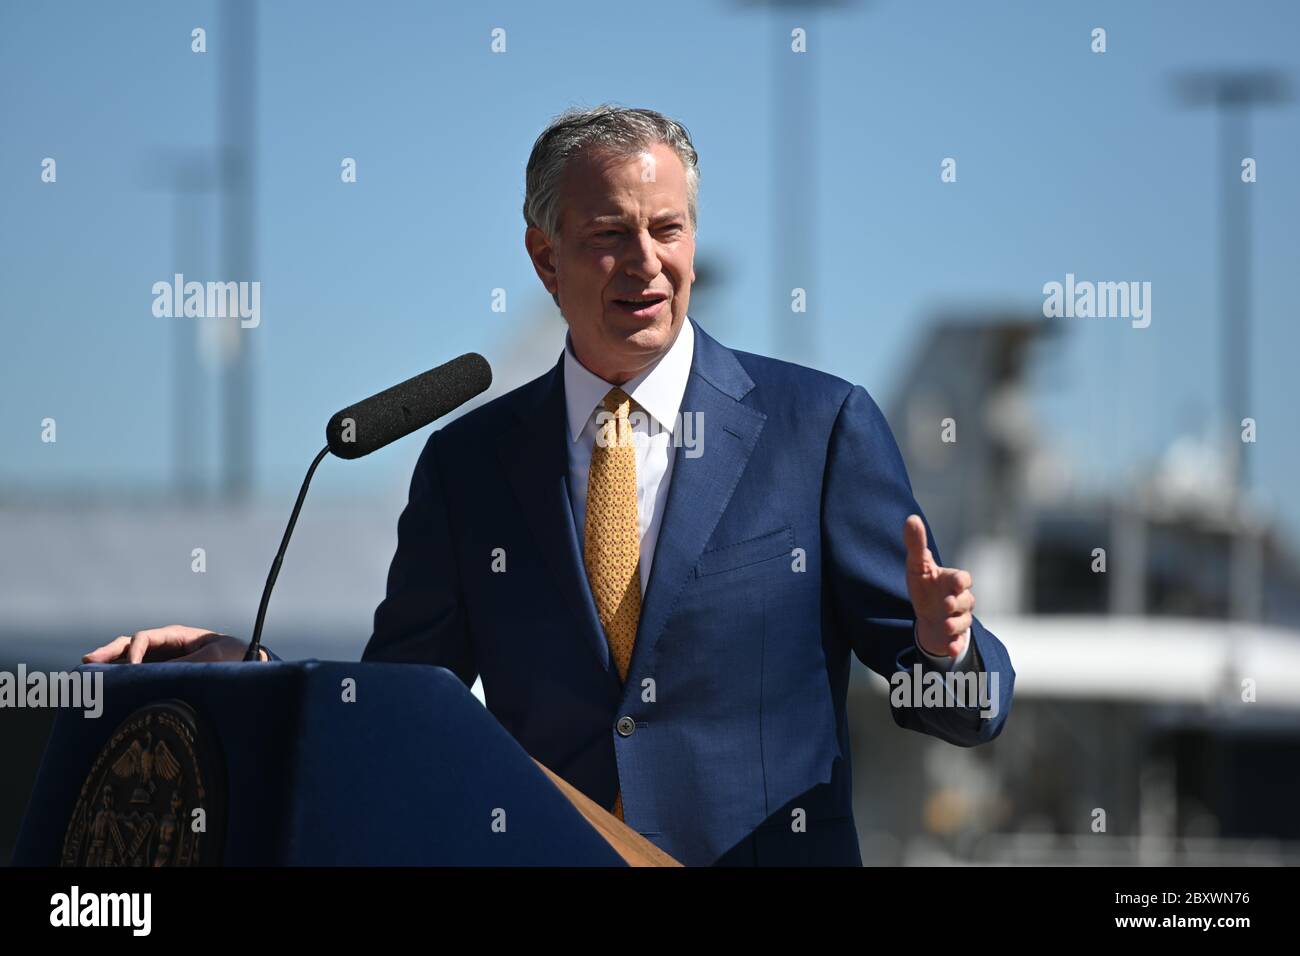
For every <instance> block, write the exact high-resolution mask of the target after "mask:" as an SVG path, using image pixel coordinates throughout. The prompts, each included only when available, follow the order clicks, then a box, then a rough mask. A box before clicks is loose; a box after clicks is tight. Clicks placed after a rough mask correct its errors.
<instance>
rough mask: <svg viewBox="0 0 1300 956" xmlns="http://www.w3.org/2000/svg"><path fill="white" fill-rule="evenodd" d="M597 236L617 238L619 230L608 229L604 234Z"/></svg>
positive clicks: (600, 233) (599, 233)
mask: <svg viewBox="0 0 1300 956" xmlns="http://www.w3.org/2000/svg"><path fill="white" fill-rule="evenodd" d="M596 235H597V236H617V235H618V230H617V229H606V230H605V231H604V232H598V233H596Z"/></svg>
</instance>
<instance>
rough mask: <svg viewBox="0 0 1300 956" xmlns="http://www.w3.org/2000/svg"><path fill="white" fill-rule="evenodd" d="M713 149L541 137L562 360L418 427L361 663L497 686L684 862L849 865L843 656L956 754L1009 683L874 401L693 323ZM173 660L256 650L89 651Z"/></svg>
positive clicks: (212, 640) (608, 129)
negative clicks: (875, 678) (944, 559)
mask: <svg viewBox="0 0 1300 956" xmlns="http://www.w3.org/2000/svg"><path fill="white" fill-rule="evenodd" d="M697 161H698V157H697V154H696V151H695V149H694V146H693V145H692V143H691V141H690V138H689V136H688V135H687V133H686V130H685V129H684V128H683V127H682V126H681V125H680V124H678V123H676V122H674V121H673V120H670V119H668V118H666V117H664V116H662V115H660V114H658V113H655V112H653V111H649V110H631V109H623V108H619V107H611V106H601V107H597V108H595V109H589V110H573V111H569V112H568V113H566V114H564V115H562V116H561V117H559V118H558V119H557V120H556V121H555V122H553V123H552V124H551V126H550V127H548V129H547V130H546V131H545V132H543V133H542V135H541V136H540V137H539V138H538V140H537V142H536V144H535V145H534V147H533V152H532V156H531V157H530V159H529V163H528V171H527V182H526V187H527V195H526V199H525V204H524V215H525V219H526V221H527V230H526V233H525V244H526V247H527V249H528V253H529V256H530V258H531V260H532V263H533V266H534V268H535V270H536V272H537V274H538V277H539V278H540V279H541V281H542V283H543V284H544V285H545V287H546V288H547V290H548V291H549V292H550V293H551V295H552V296H553V297H554V299H555V301H556V303H557V305H558V306H559V308H560V311H561V313H562V314H563V316H564V318H565V321H566V322H567V324H568V335H567V337H566V345H565V351H564V354H563V355H562V356H560V359H559V361H557V362H556V364H555V365H554V367H553V368H551V370H550V371H548V372H547V373H546V374H544V375H543V376H541V377H540V378H538V379H535V380H534V381H532V382H529V383H528V384H526V385H523V386H521V387H520V388H517V389H515V390H514V391H512V392H509V393H508V394H506V395H504V396H502V397H500V398H498V399H496V400H495V401H492V402H489V403H487V404H485V405H483V406H482V407H480V408H478V409H475V410H474V411H471V412H469V413H468V414H466V415H464V416H462V417H460V418H459V419H457V420H456V421H454V422H452V423H451V424H449V425H447V426H446V427H444V428H442V429H440V430H438V431H436V432H435V433H434V434H433V435H432V436H431V437H430V438H429V440H428V443H427V444H426V445H425V448H424V451H423V453H422V454H421V456H420V459H419V462H418V464H417V465H416V468H415V473H414V475H413V477H412V480H411V489H410V498H409V502H408V504H407V506H406V508H405V510H404V511H403V513H402V516H401V519H400V521H399V524H398V546H397V552H396V554H395V556H394V558H393V562H392V566H391V568H390V570H389V577H388V592H387V595H386V597H385V598H384V600H383V602H382V603H381V604H380V605H379V607H378V608H377V610H376V612H375V628H374V633H373V635H372V637H371V639H370V642H369V644H368V645H367V646H366V649H365V653H364V656H363V659H365V660H373V661H401V662H414V663H423V664H436V665H439V666H443V667H446V668H449V669H450V670H452V671H453V672H454V673H455V674H456V675H457V676H459V677H460V679H461V680H462V681H464V682H465V683H466V684H467V685H470V684H473V682H474V680H475V678H476V677H481V678H482V681H483V688H484V693H485V698H486V703H487V706H488V708H489V709H490V710H491V712H492V713H493V715H494V716H495V717H496V718H497V719H498V720H499V721H500V722H501V724H502V725H503V726H504V727H505V728H506V729H507V730H508V731H509V732H510V733H511V734H512V735H513V736H514V737H515V738H516V739H517V740H518V741H519V743H520V744H521V745H522V746H523V747H524V749H525V750H527V751H528V752H529V753H530V754H531V755H532V756H534V757H535V758H537V759H538V760H540V761H541V762H542V763H543V764H545V765H546V766H548V767H550V768H551V769H552V770H554V771H555V772H556V773H558V774H559V775H560V776H562V777H564V778H566V779H567V780H568V781H569V782H571V783H572V784H573V785H574V786H576V787H577V788H578V789H580V790H582V791H583V792H584V793H586V794H587V795H588V796H589V797H591V798H592V799H593V800H595V801H597V802H598V803H600V804H602V805H603V806H605V807H606V808H608V809H610V810H611V811H612V812H614V813H616V814H617V815H618V816H620V817H621V818H623V819H624V820H625V821H626V822H627V823H628V824H629V825H630V826H631V827H633V828H634V829H636V830H637V831H639V832H640V833H642V834H644V835H645V836H646V837H647V838H648V839H649V840H651V841H652V842H654V843H655V844H657V845H658V846H659V847H661V848H662V849H664V850H665V851H666V852H668V853H670V854H671V855H673V856H674V857H676V858H677V859H679V860H680V861H682V862H683V863H686V864H688V865H707V864H724V865H728V864H731V865H790V864H814V865H827V864H830V865H834V864H851V865H859V864H860V863H861V857H860V856H859V852H858V839H857V833H856V831H855V828H854V821H853V812H852V795H851V769H850V765H849V754H850V750H849V735H848V723H847V719H846V712H845V698H846V693H847V688H848V682H849V672H850V658H849V655H850V653H853V654H856V655H857V657H858V659H859V660H861V661H862V662H863V663H864V664H866V665H867V666H869V667H870V668H871V669H872V670H874V671H876V672H877V673H878V674H881V675H883V676H885V677H886V678H888V679H890V680H891V684H892V685H893V686H894V688H895V690H896V691H897V692H896V693H892V694H891V696H890V699H891V705H890V711H891V713H892V716H893V718H894V720H895V722H896V723H897V724H898V725H899V726H902V727H905V728H908V729H912V730H917V731H921V732H923V733H927V734H931V735H933V736H936V737H939V738H941V739H943V740H946V741H949V742H950V743H954V744H957V745H959V746H974V745H976V744H980V743H984V742H986V741H988V740H992V739H993V738H994V737H996V736H997V735H998V733H999V732H1000V731H1001V729H1002V726H1003V724H1004V723H1005V721H1006V718H1007V715H1008V712H1009V709H1010V703H1011V697H1012V689H1013V682H1014V676H1015V675H1014V671H1013V670H1012V667H1011V663H1010V660H1009V659H1008V656H1007V652H1006V649H1005V648H1004V647H1003V645H1002V644H1001V642H1000V641H998V639H997V638H996V637H994V636H993V634H992V633H990V632H989V631H988V630H986V629H985V628H984V626H983V625H982V624H981V623H980V622H979V621H978V620H977V619H976V618H975V617H974V616H973V614H972V608H973V607H974V595H973V593H972V590H971V587H972V581H971V576H970V575H969V574H968V573H967V572H966V571H963V570H960V569H957V568H946V567H944V566H943V565H942V563H941V559H940V556H939V553H938V549H937V546H935V545H933V544H929V546H928V547H927V543H929V542H932V541H933V537H932V535H931V533H930V529H929V528H928V526H927V525H926V523H925V520H924V518H923V516H922V515H921V510H920V508H919V507H918V506H917V503H916V501H915V499H914V498H913V496H912V491H911V487H910V485H909V482H908V478H907V472H906V469H905V468H904V465H903V461H902V459H901V456H900V455H899V452H898V448H897V446H896V444H895V442H894V439H893V436H892V434H891V433H890V429H889V426H888V424H887V423H886V422H885V419H884V417H883V416H882V415H881V413H880V409H879V408H878V407H877V406H876V404H875V402H874V401H873V400H872V399H871V397H870V396H869V395H868V394H867V392H866V391H865V390H863V389H862V388H861V387H860V386H854V385H852V384H850V383H848V382H846V381H843V380H841V379H838V378H835V377H834V376H831V375H827V374H824V373H821V372H817V371H814V370H811V369H808V368H803V367H801V366H797V365H793V364H790V363H787V362H782V361H778V360H775V359H771V358H765V357H763V356H759V355H753V354H749V353H745V352H737V351H733V350H731V349H728V348H726V347H725V346H723V345H721V344H719V343H718V342H717V341H715V340H714V339H713V338H712V337H710V336H709V335H708V334H707V332H705V330H704V329H703V328H701V327H700V326H699V325H698V324H697V323H696V322H695V321H694V320H693V319H692V318H691V317H689V316H688V314H687V307H688V303H689V298H690V288H691V283H692V282H693V281H694V278H695V274H694V271H693V260H694V253H695V231H696V212H697V208H696V199H697V195H698V181H699V178H698V177H699V174H698V168H697ZM163 645H171V646H172V647H173V648H174V649H183V650H184V651H187V652H188V657H189V659H195V660H201V659H221V658H227V657H229V658H232V659H237V658H238V657H239V656H241V655H242V649H243V647H244V646H245V645H244V643H243V642H241V641H239V640H237V639H235V638H229V637H221V636H216V635H211V634H209V633H207V632H202V631H200V630H199V629H190V628H181V629H176V628H168V629H158V630H155V631H147V632H140V633H139V634H137V635H135V636H134V637H122V638H119V639H118V641H115V642H113V643H111V644H109V645H106V647H105V648H101V649H100V651H97V652H95V654H98V655H100V656H98V657H94V655H88V658H92V659H100V660H102V659H109V658H114V657H117V656H118V655H122V656H124V657H125V658H127V659H131V660H140V659H143V658H144V656H145V655H146V654H147V653H149V651H150V649H151V648H158V647H160V646H163ZM172 653H174V650H173V651H172ZM934 675H938V677H937V678H935V677H934ZM955 675H960V677H961V678H962V679H963V680H964V679H966V678H970V680H969V681H966V682H965V683H964V684H963V680H957V679H954V677H955ZM945 679H946V683H944V681H945ZM909 680H914V681H915V684H916V686H915V688H914V690H915V693H912V692H909V690H908V688H907V687H905V686H904V685H906V684H907V682H908V681H909ZM977 682H978V686H980V687H982V688H984V689H985V691H986V693H985V696H983V697H982V698H980V699H976V698H974V697H972V696H971V695H970V694H965V695H962V694H958V693H956V691H957V690H958V689H960V688H961V687H962V686H965V687H967V688H970V687H972V686H975V685H976V683H977ZM922 683H924V684H925V685H926V686H927V687H930V688H932V689H934V688H937V691H936V693H935V694H933V695H930V694H926V695H923V694H922V693H921V684H922ZM923 700H924V701H925V703H924V704H923V703H922V701H923Z"/></svg>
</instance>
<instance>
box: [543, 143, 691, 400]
mask: <svg viewBox="0 0 1300 956" xmlns="http://www.w3.org/2000/svg"><path fill="white" fill-rule="evenodd" d="M559 204H560V219H559V226H558V232H559V235H557V236H552V237H548V236H547V235H546V234H545V233H544V232H542V230H540V229H538V228H536V227H529V229H528V230H527V232H526V233H525V234H524V244H525V245H526V246H527V248H528V254H529V256H530V257H531V258H532V260H533V267H534V268H535V269H536V270H537V275H538V277H539V278H540V279H541V280H542V284H543V285H545V286H546V288H547V291H549V292H550V293H551V294H552V295H555V296H558V298H559V302H560V311H561V312H562V313H563V315H564V319H565V321H566V322H568V324H569V334H570V336H571V337H572V339H573V350H574V353H575V354H576V355H577V357H578V361H580V362H581V363H582V364H583V365H585V366H586V367H587V368H588V369H590V370H591V371H592V372H594V373H595V374H596V375H599V376H600V377H601V378H603V379H604V380H605V381H607V382H610V383H612V384H615V385H621V384H623V383H624V382H626V381H627V380H628V379H630V378H632V377H633V376H635V375H636V374H637V373H638V372H640V371H641V370H642V369H644V368H646V367H647V366H648V365H650V364H651V363H652V362H654V361H655V359H657V358H659V356H661V355H663V354H664V353H665V352H667V351H668V349H669V347H670V346H671V345H672V344H673V341H674V340H675V339H676V338H677V333H678V331H680V329H681V327H682V322H683V321H684V320H685V318H686V307H687V304H688V303H689V302H690V297H691V283H692V282H694V281H695V270H694V262H695V233H694V230H692V228H691V218H690V212H689V207H688V204H687V191H686V170H685V168H684V167H683V166H682V162H681V160H680V159H678V158H677V154H676V153H675V152H673V150H672V148H671V147H669V146H665V145H664V144H662V143H656V144H655V145H654V146H652V147H651V148H650V149H648V150H646V151H645V152H643V153H641V154H640V155H637V156H633V157H630V158H619V157H615V156H614V155H612V154H611V153H609V152H608V151H607V150H600V149H587V150H584V151H583V152H582V153H581V154H579V155H578V156H576V157H574V158H573V159H572V160H571V161H570V163H569V165H568V167H567V169H566V170H565V173H564V177H563V179H562V180H561V183H560V189H559ZM643 297H648V298H643ZM627 300H640V301H639V302H637V303H635V304H634V303H632V302H629V301H627Z"/></svg>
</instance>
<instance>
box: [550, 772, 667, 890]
mask: <svg viewBox="0 0 1300 956" xmlns="http://www.w3.org/2000/svg"><path fill="white" fill-rule="evenodd" d="M533 763H535V764H537V766H539V767H541V768H542V770H543V771H545V773H546V775H547V776H548V777H550V778H551V782H552V783H554V784H555V785H556V786H557V787H559V788H560V792H561V793H562V794H564V795H565V797H567V798H568V800H569V802H570V803H572V804H573V806H574V808H575V809H577V811H578V812H579V813H581V814H582V816H583V818H584V819H585V820H586V821H587V822H588V823H590V824H591V825H592V827H593V828H594V829H595V830H596V832H597V833H599V834H600V835H601V836H602V837H604V839H605V842H606V843H608V844H609V845H610V846H611V847H613V848H614V852H616V853H617V854H618V855H619V856H621V857H622V858H623V859H624V860H626V861H627V865H628V866H681V864H680V863H678V862H677V861H676V860H674V859H673V858H672V857H671V856H669V855H668V854H667V853H665V852H664V851H663V850H661V849H659V847H657V846H655V845H654V844H653V843H651V842H650V841H649V840H647V839H646V838H645V837H643V836H642V835H641V834H639V833H637V832H636V831H635V830H633V829H632V828H631V827H630V826H628V825H627V824H626V823H624V822H623V821H622V820H620V819H619V818H618V817H616V816H614V814H612V813H610V812H609V811H608V810H606V809H605V808H604V807H602V806H601V805H600V804H598V803H596V801H594V800H592V799H591V798H590V797H588V796H587V795H586V794H585V793H583V792H582V791H581V790H579V789H578V788H576V787H574V786H573V785H572V784H570V783H569V782H568V781H567V780H565V779H564V778H563V777H561V776H560V775H559V774H557V773H555V772H554V771H553V770H551V768H550V767H548V766H546V764H544V763H542V762H541V761H540V760H538V759H537V758H536V757H534V758H533Z"/></svg>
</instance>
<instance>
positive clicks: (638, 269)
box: [627, 231, 663, 279]
mask: <svg viewBox="0 0 1300 956" xmlns="http://www.w3.org/2000/svg"><path fill="white" fill-rule="evenodd" d="M627 270H628V272H630V273H632V274H633V275H637V276H640V277H641V278H643V279H653V278H654V277H655V276H657V275H658V274H659V273H660V272H661V271H663V269H662V267H661V266H660V264H659V250H658V249H657V248H656V247H655V240H654V236H652V235H650V233H649V232H648V231H642V232H639V233H637V235H636V238H635V239H634V241H633V242H632V244H631V249H630V251H629V252H628V257H627Z"/></svg>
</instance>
